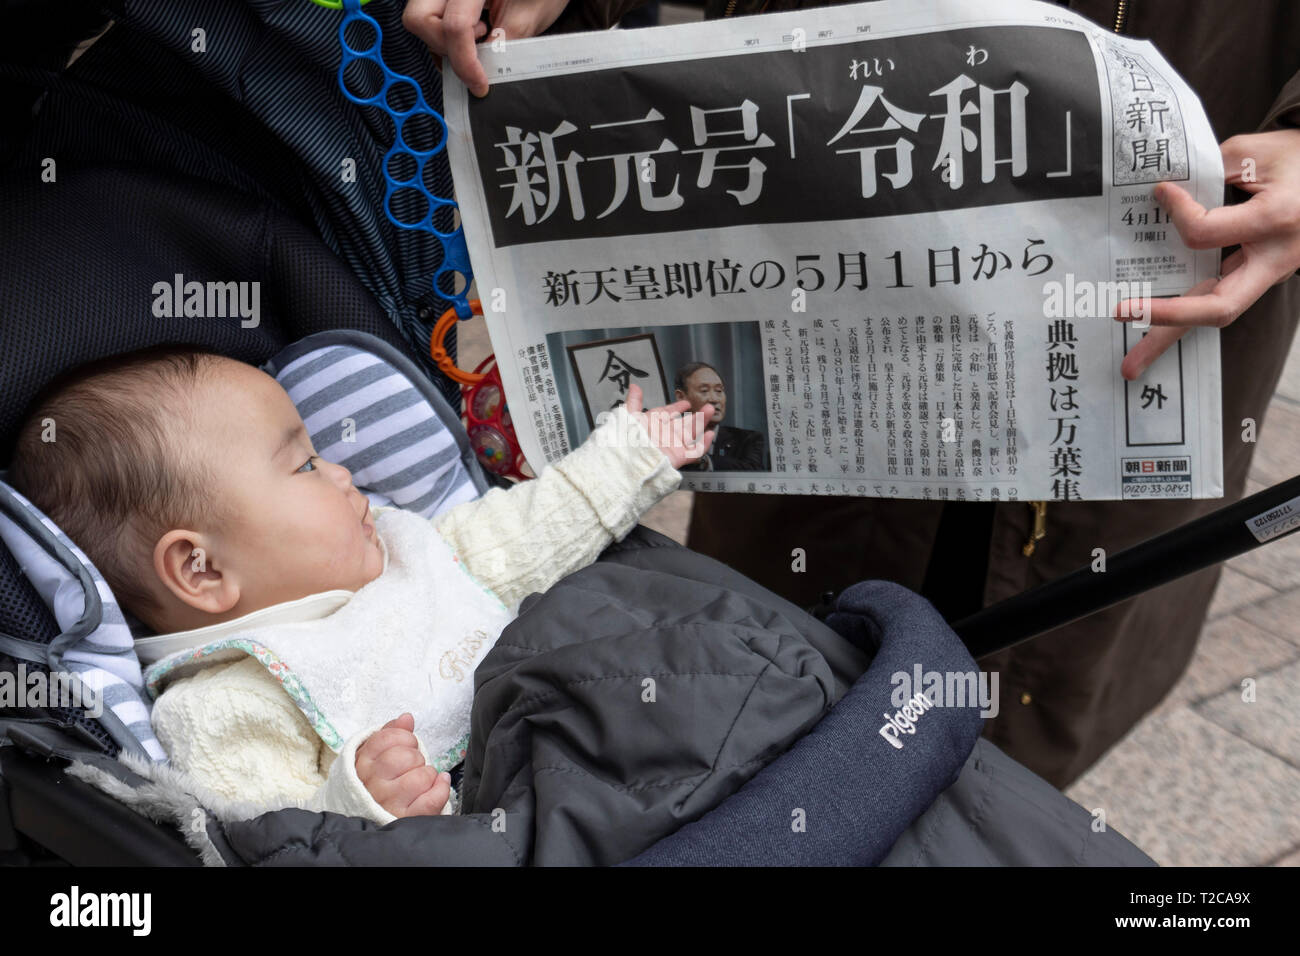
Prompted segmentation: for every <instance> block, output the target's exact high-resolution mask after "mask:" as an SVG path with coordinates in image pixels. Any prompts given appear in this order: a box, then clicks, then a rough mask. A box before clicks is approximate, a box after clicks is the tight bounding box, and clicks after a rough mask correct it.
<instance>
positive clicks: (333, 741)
mask: <svg viewBox="0 0 1300 956" xmlns="http://www.w3.org/2000/svg"><path fill="white" fill-rule="evenodd" d="M227 650H238V651H243V652H244V653H245V654H247V655H248V656H249V657H251V658H253V659H254V660H256V661H257V662H258V663H259V664H261V665H262V666H263V667H265V668H266V669H267V671H268V672H269V673H270V675H271V676H272V677H274V678H275V679H276V680H277V681H279V683H280V686H281V687H283V688H284V691H285V693H286V694H288V695H289V697H290V698H292V700H293V702H294V703H295V704H297V705H298V709H299V710H301V711H302V713H303V716H304V717H306V718H307V723H309V724H311V729H312V730H314V731H316V733H317V735H318V736H319V737H320V739H321V740H323V741H325V744H326V746H328V747H329V748H330V750H332V751H334V752H335V753H338V752H339V751H341V750H342V749H343V745H344V743H346V741H344V739H343V737H342V735H341V734H340V733H339V732H338V731H337V730H335V729H334V725H333V724H331V723H330V722H329V721H328V720H326V719H325V715H324V714H322V713H321V711H320V708H319V707H317V706H316V702H315V701H314V700H312V699H311V694H309V693H308V692H307V688H306V687H304V686H303V683H302V681H301V680H299V679H298V675H296V674H295V673H294V672H293V671H292V670H291V669H290V668H289V665H288V664H286V663H285V662H284V661H282V660H280V658H279V657H277V656H276V654H275V652H274V651H272V650H271V649H270V648H269V647H266V646H265V645H263V644H259V643H257V642H256V641H250V640H247V639H246V638H238V637H231V638H226V639H225V640H221V641H213V642H212V643H210V644H204V645H203V646H201V647H195V648H192V649H190V650H188V651H180V652H178V653H176V654H172V655H170V656H168V657H164V658H163V659H162V660H160V661H158V662H157V663H155V664H153V665H151V666H150V667H149V669H148V670H146V671H145V682H146V686H147V687H148V690H149V696H150V697H152V698H154V699H157V697H158V694H159V687H160V686H161V684H162V682H163V680H164V679H165V678H166V677H167V675H168V674H170V673H171V672H172V671H174V670H176V669H177V668H178V667H181V666H183V665H186V664H193V663H194V662H195V661H201V660H203V658H205V657H211V656H212V655H213V654H215V653H217V652H218V651H227Z"/></svg>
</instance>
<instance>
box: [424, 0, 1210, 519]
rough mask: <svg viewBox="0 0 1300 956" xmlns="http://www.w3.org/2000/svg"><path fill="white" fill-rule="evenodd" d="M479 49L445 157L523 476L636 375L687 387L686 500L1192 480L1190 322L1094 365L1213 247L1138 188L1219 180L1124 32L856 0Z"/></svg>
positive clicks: (1200, 131) (1170, 74) (1202, 374)
mask: <svg viewBox="0 0 1300 956" xmlns="http://www.w3.org/2000/svg"><path fill="white" fill-rule="evenodd" d="M480 55H481V57H482V61H483V65H484V68H485V69H486V70H487V74H488V76H489V78H490V81H491V83H492V91H491V93H490V94H489V95H488V96H487V97H486V98H485V99H478V98H473V97H470V96H468V94H467V91H466V89H465V87H464V86H463V84H461V83H460V82H459V81H458V80H456V79H455V78H454V76H453V75H452V74H451V73H449V72H444V82H445V84H446V86H445V90H444V97H445V102H444V106H445V109H446V119H447V125H448V151H449V155H450V160H451V166H452V172H453V175H454V178H455V184H456V196H457V199H458V201H459V204H460V210H461V216H462V221H463V225H464V228H465V233H466V238H467V241H468V246H469V251H470V257H471V260H472V262H473V266H474V270H475V278H476V281H477V285H478V291H479V295H480V298H481V299H482V301H483V304H484V315H485V316H486V318H487V321H488V328H489V333H490V335H491V338H492V341H493V344H494V346H495V348H496V351H497V357H498V364H499V366H500V369H501V374H502V378H503V381H504V384H505V388H506V395H507V398H508V400H509V403H510V409H511V416H512V419H513V422H514V425H515V428H516V430H517V432H518V434H519V438H520V442H521V444H522V446H523V450H524V452H525V454H526V455H527V457H528V459H529V461H530V462H531V463H532V465H533V468H534V470H540V469H541V468H542V467H544V466H545V464H546V463H549V462H553V461H555V460H557V459H558V458H559V457H561V456H562V455H563V454H564V453H565V452H566V451H568V450H569V449H570V448H572V447H574V446H576V445H577V444H578V443H580V442H581V441H582V440H583V439H584V438H585V437H586V435H587V434H588V433H589V432H590V430H591V429H592V428H593V427H594V425H595V424H596V421H597V418H598V416H599V415H600V413H601V412H602V411H605V410H607V409H609V408H611V407H613V406H615V405H617V404H619V403H621V402H623V401H624V400H626V397H627V394H628V389H629V387H630V385H631V384H633V383H636V384H638V385H639V386H640V387H641V389H642V390H643V391H644V393H645V401H646V403H647V404H648V405H666V404H669V403H671V402H673V401H677V400H680V399H688V400H690V401H691V402H692V408H694V409H699V408H700V407H702V406H703V405H704V403H706V402H711V403H712V404H713V405H714V406H715V413H714V415H713V417H712V422H711V425H712V427H713V428H714V429H715V436H714V440H713V443H712V447H711V448H710V450H709V454H708V455H707V456H706V457H705V459H704V460H702V461H701V463H700V464H699V466H698V467H697V468H696V469H693V470H687V471H684V472H683V474H684V476H685V480H684V484H683V487H686V488H692V489H695V490H702V491H757V492H766V493H790V494H835V495H868V496H879V497H900V498H938V499H951V500H983V501H996V500H1002V501H1014V500H1022V501H1027V500H1062V501H1064V500H1094V499H1117V498H1125V499H1150V498H1189V497H1197V498H1200V497H1221V496H1222V494H1223V474H1222V472H1223V463H1222V457H1223V455H1222V439H1221V421H1220V416H1221V401H1220V382H1219V351H1218V349H1219V340H1218V331H1217V330H1216V329H1213V328H1206V327H1201V328H1197V329H1195V330H1193V331H1192V332H1190V333H1188V334H1186V335H1184V336H1183V337H1182V338H1181V339H1180V340H1179V341H1178V342H1177V343H1176V344H1175V346H1174V347H1172V348H1170V349H1169V350H1168V351H1167V352H1165V353H1164V354H1163V355H1162V356H1161V357H1160V358H1159V359H1158V360H1157V361H1155V362H1154V363H1153V364H1152V365H1151V366H1150V367H1149V368H1148V369H1147V370H1146V371H1145V373H1144V374H1143V375H1142V376H1141V377H1140V378H1138V379H1137V380H1136V381H1132V382H1128V381H1125V380H1124V379H1123V378H1122V377H1121V375H1120V371H1119V368H1120V363H1121V361H1122V359H1123V357H1124V355H1125V354H1126V353H1127V352H1128V351H1129V350H1130V349H1131V348H1132V347H1133V346H1134V344H1135V343H1136V342H1137V341H1139V340H1140V338H1141V337H1142V336H1143V335H1144V334H1145V333H1146V330H1147V324H1146V323H1144V322H1142V321H1141V312H1142V309H1143V303H1144V302H1146V301H1149V300H1150V299H1151V298H1152V297H1157V296H1172V295H1179V294H1181V293H1183V292H1186V291H1188V290H1189V289H1191V288H1193V287H1194V286H1196V285H1198V284H1199V283H1201V282H1202V281H1203V280H1205V279H1208V278H1212V277H1214V276H1215V275H1216V274H1217V270H1218V262H1219V253H1218V251H1217V250H1201V251H1193V250H1190V249H1188V248H1187V247H1186V246H1185V245H1184V244H1183V243H1182V241H1181V240H1180V238H1179V236H1178V233H1177V230H1176V229H1175V228H1174V227H1173V225H1172V224H1171V223H1170V221H1169V218H1168V215H1167V214H1166V213H1165V212H1164V210H1163V209H1162V208H1161V207H1160V206H1159V204H1157V203H1156V202H1155V201H1154V199H1153V196H1152V190H1153V187H1154V185H1155V184H1156V183H1158V182H1162V181H1175V182H1178V183H1179V185H1181V186H1182V187H1183V188H1184V189H1186V190H1188V192H1189V193H1190V194H1191V195H1192V196H1193V197H1194V198H1195V199H1196V200H1197V201H1198V202H1200V203H1201V204H1202V205H1204V206H1206V207H1207V208H1212V207H1215V206H1218V205H1220V204H1221V202H1222V198H1223V168H1222V160H1221V157H1220V152H1219V148H1218V146H1217V144H1216V142H1215V139H1214V136H1213V133H1212V130H1211V129H1210V126H1209V123H1208V121H1207V120H1206V117H1205V114H1204V111H1203V110H1202V108H1201V105H1200V102H1199V101H1198V99H1197V97H1196V96H1195V94H1193V93H1192V92H1191V90H1190V89H1189V88H1188V87H1187V86H1186V84H1185V83H1184V82H1183V81H1182V79H1181V78H1180V77H1179V76H1178V75H1177V74H1176V73H1175V72H1174V71H1173V69H1172V68H1171V67H1170V66H1169V64H1168V63H1166V62H1165V60H1164V59H1163V58H1162V57H1161V56H1160V54H1159V53H1158V52H1157V51H1156V49H1155V48H1154V47H1153V46H1152V45H1151V44H1150V43H1148V42H1145V41H1137V40H1133V39H1131V38H1126V37H1120V36H1115V35H1112V34H1108V33H1106V32H1105V31H1104V30H1102V29H1101V28H1099V27H1097V26H1096V25H1094V24H1092V23H1090V22H1089V21H1087V20H1085V19H1083V18H1082V17H1079V16H1077V15H1075V14H1072V13H1071V12H1070V11H1068V10H1064V9H1062V8H1060V7H1057V6H1054V5H1050V4H1045V3H1037V2H1033V0H1011V2H1005V3H1002V4H999V5H998V7H997V9H996V12H990V11H989V10H987V9H986V8H985V7H983V6H982V5H980V4H976V3H972V2H969V0H930V2H902V0H882V2H877V3H869V4H854V5H842V6H835V7H829V8H813V9H805V10H798V11H791V12H788V13H778V14H765V15H761V16H753V17H744V18H740V19H728V20H718V21H710V22H706V23H701V24H695V23H693V24H684V25H679V26H671V27H657V28H651V29H642V30H635V31H622V30H610V31H601V32H596V33H584V34H576V35H575V34H570V35H564V36H557V37H539V38H534V39H527V40H517V41H507V42H504V43H496V44H486V45H484V46H483V47H482V48H480ZM1129 300H1136V302H1135V303H1134V304H1133V309H1134V311H1133V316H1132V317H1135V318H1136V321H1127V322H1124V321H1116V319H1115V313H1116V310H1117V307H1119V306H1120V305H1121V303H1125V302H1128V301H1129Z"/></svg>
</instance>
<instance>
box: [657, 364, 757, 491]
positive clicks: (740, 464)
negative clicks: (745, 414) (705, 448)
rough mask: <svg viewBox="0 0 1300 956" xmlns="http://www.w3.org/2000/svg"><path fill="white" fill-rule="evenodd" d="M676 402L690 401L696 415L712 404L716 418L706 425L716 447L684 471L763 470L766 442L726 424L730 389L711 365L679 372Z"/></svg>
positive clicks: (686, 368) (700, 365)
mask: <svg viewBox="0 0 1300 956" xmlns="http://www.w3.org/2000/svg"><path fill="white" fill-rule="evenodd" d="M673 387H674V396H673V400H674V401H677V402H680V401H681V400H682V399H687V400H688V401H690V403H691V411H692V412H697V411H699V410H700V409H701V408H703V407H704V405H705V404H707V403H710V402H711V403H712V404H713V409H714V411H713V418H712V419H710V421H709V423H708V424H707V425H706V426H704V427H705V428H706V429H714V436H713V445H712V446H710V448H709V452H708V454H707V455H705V456H704V457H703V458H701V459H700V460H699V461H698V462H695V463H693V464H691V465H686V466H684V467H683V469H682V470H684V471H685V470H690V471H762V470H763V469H764V467H765V465H764V462H763V457H764V454H763V453H764V451H765V450H766V448H767V443H766V442H765V441H764V440H763V436H762V434H760V433H759V432H755V431H750V430H749V429H748V428H733V427H731V426H730V425H723V424H722V419H723V417H724V416H725V415H726V413H727V387H726V385H724V384H723V381H722V376H721V375H719V374H718V370H717V369H715V368H714V367H713V366H712V365H709V364H707V363H705V362H691V363H690V364H688V365H683V366H682V367H681V368H679V369H678V370H677V377H676V379H674V381H673Z"/></svg>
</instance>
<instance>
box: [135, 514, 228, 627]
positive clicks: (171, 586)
mask: <svg viewBox="0 0 1300 956" xmlns="http://www.w3.org/2000/svg"><path fill="white" fill-rule="evenodd" d="M153 567H154V573H155V574H156V575H157V576H158V579H159V580H160V581H161V582H162V584H163V586H164V587H165V588H167V590H168V591H170V592H171V593H172V594H173V595H174V596H175V597H176V598H177V599H178V600H180V601H182V602H184V603H185V604H187V605H189V606H190V607H192V608H194V609H195V610H198V611H205V612H207V613H209V614H223V613H225V612H226V611H228V610H230V609H231V608H232V607H234V606H235V604H237V603H238V601H239V588H238V586H237V585H236V584H235V582H234V579H233V578H231V577H229V576H227V575H224V574H222V573H221V572H220V571H218V570H216V569H215V568H213V567H212V566H211V561H210V557H209V555H208V549H207V539H206V538H205V537H204V536H203V535H201V534H198V533H196V532H193V531H187V530H184V529H177V530H174V531H168V532H167V533H166V534H164V535H163V536H162V537H161V538H159V539H158V544H157V545H155V546H154V553H153Z"/></svg>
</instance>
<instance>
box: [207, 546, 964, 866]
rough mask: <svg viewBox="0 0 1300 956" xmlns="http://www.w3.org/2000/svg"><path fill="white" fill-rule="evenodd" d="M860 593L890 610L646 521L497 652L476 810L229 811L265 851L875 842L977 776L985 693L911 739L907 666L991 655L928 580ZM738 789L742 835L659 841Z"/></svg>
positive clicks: (824, 852) (575, 851) (276, 858)
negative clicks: (920, 589)
mask: <svg viewBox="0 0 1300 956" xmlns="http://www.w3.org/2000/svg"><path fill="white" fill-rule="evenodd" d="M858 593H859V594H860V596H861V598H862V600H863V602H864V604H863V605H862V606H863V607H864V608H866V609H867V613H868V614H872V615H876V616H874V617H870V618H864V619H863V620H864V621H865V622H866V623H865V624H864V626H863V627H861V628H859V629H857V631H855V632H852V633H850V638H851V639H848V640H846V639H845V637H843V636H841V635H840V634H838V633H836V632H835V631H834V630H832V629H831V628H830V627H828V626H827V625H826V624H823V623H822V622H820V621H818V620H816V619H815V618H813V617H812V616H811V615H808V614H807V613H806V612H804V611H802V610H801V609H799V608H797V607H795V606H794V605H791V604H789V603H788V602H786V601H785V600H784V599H782V598H780V597H778V596H776V595H775V594H772V593H771V592H769V591H767V590H766V589H764V588H762V587H760V586H759V585H757V584H755V583H754V582H752V581H750V580H748V579H747V578H744V577H743V576H741V575H740V574H738V573H737V572H735V571H733V570H731V569H730V568H727V567H726V566H725V565H722V564H720V563H718V562H717V561H714V560H713V559H711V558H707V557H705V556H703V555H700V554H697V553H695V552H693V551H690V550H689V549H686V548H683V547H681V546H680V545H678V544H676V543H675V542H673V541H671V540H670V539H668V538H665V537H664V536H662V535H659V534H657V533H655V532H652V531H649V530H647V529H645V528H637V529H635V530H634V531H633V533H632V534H631V535H629V536H628V538H626V539H625V540H624V541H622V542H620V543H618V544H615V545H611V546H610V547H609V548H608V549H606V551H605V552H604V553H603V554H602V555H601V557H600V559H599V560H598V561H597V562H596V564H594V565H592V566H591V567H588V568H585V569H582V570H580V571H577V572H575V573H573V574H571V575H569V576H568V577H566V578H564V579H563V580H561V581H560V582H559V583H558V584H556V585H555V586H554V587H552V588H551V589H550V590H548V591H547V592H546V593H545V594H541V595H536V594H535V595H532V596H531V597H530V598H528V599H527V600H525V602H524V604H523V606H522V607H521V612H520V615H519V617H518V619H516V620H515V621H514V622H512V623H511V624H510V625H509V626H508V627H507V628H506V630H505V631H504V633H503V634H502V635H501V638H500V640H499V641H498V642H497V645H496V646H495V647H494V649H493V651H492V652H490V653H489V655H488V656H487V658H485V659H484V661H483V663H482V664H481V665H480V666H479V668H478V670H477V672H476V674H475V699H474V712H473V730H472V733H471V749H470V753H469V755H468V756H467V758H466V768H465V778H464V782H463V785H462V803H463V810H462V813H463V815H462V816H459V817H424V818H412V819H404V820H399V821H397V822H396V823H393V824H390V825H389V826H387V827H383V828H377V827H375V826H374V825H373V824H371V823H368V822H367V821H364V820H359V819H351V818H349V819H345V818H342V817H337V816H334V815H332V814H326V815H325V816H324V818H321V817H320V816H318V815H316V814H307V813H303V812H301V811H297V810H283V811H278V812H275V813H270V814H266V815H264V816H262V817H259V818H257V819H254V820H245V821H228V822H226V823H225V824H224V826H223V827H222V830H223V836H224V839H225V840H226V841H227V843H228V846H229V847H230V848H231V849H232V850H233V852H234V853H235V854H236V856H237V857H238V860H239V861H241V862H248V863H269V862H274V863H298V864H302V863H321V862H327V863H349V864H360V865H364V864H376V865H378V864H392V863H396V862H401V863H405V864H419V865H471V864H474V865H482V864H487V863H495V864H535V865H548V864H560V865H575V864H608V863H616V862H619V861H621V860H626V859H629V858H631V857H633V856H635V855H637V854H638V853H639V852H641V851H645V850H647V849H649V850H650V852H649V853H648V854H647V857H648V859H644V860H641V861H638V862H649V863H692V864H752V863H757V862H763V863H831V862H849V863H858V864H866V863H874V862H876V861H877V860H879V859H880V858H881V857H883V855H884V854H885V853H886V852H887V851H888V849H889V847H890V846H891V845H892V843H893V842H894V840H895V838H896V837H897V835H898V834H899V833H900V832H902V830H903V829H905V828H906V827H907V825H908V824H909V823H910V822H911V820H912V818H913V817H914V816H915V815H916V814H917V813H919V812H920V811H921V810H922V809H924V808H925V806H926V805H928V803H929V802H930V801H931V800H933V798H934V796H935V795H936V794H937V793H938V792H939V791H941V790H942V789H943V788H944V787H946V786H947V785H948V784H949V783H950V782H951V781H952V780H953V779H954V778H955V777H956V776H957V773H958V772H959V770H960V768H961V766H962V763H963V762H964V760H965V758H966V755H967V754H968V753H969V752H970V749H971V747H972V746H973V744H974V742H975V739H976V736H977V735H978V733H979V727H980V719H979V716H978V705H976V706H975V707H974V708H961V707H946V708H935V709H932V710H928V711H927V712H925V713H924V715H923V716H919V717H917V724H916V728H917V733H915V734H914V735H912V734H906V733H904V739H905V741H906V742H905V743H904V744H903V745H902V746H901V747H895V746H894V745H893V744H891V743H890V742H888V741H887V740H886V739H885V735H882V734H879V733H877V727H879V726H880V725H881V723H882V719H881V718H880V716H879V712H880V710H881V708H882V707H887V706H888V703H889V700H890V698H891V696H892V694H893V686H892V685H893V681H892V679H891V675H892V674H893V673H894V672H895V671H897V670H899V669H902V668H904V667H906V668H907V669H908V671H909V672H910V669H911V668H912V666H913V665H914V664H920V665H921V666H922V667H923V668H924V669H925V670H939V671H952V670H960V671H964V672H973V671H974V670H975V663H974V661H973V660H972V659H971V658H970V656H969V655H968V654H967V653H966V651H965V649H964V647H963V646H962V645H961V643H960V641H959V640H958V639H957V637H956V635H955V634H953V632H952V631H951V629H949V628H947V626H946V625H945V624H943V622H942V620H940V619H939V618H938V616H937V613H936V612H935V611H934V610H933V608H932V607H931V606H930V605H929V603H928V602H926V601H925V600H924V599H922V598H919V597H918V596H916V595H914V594H911V593H910V592H908V591H906V590H905V589H902V588H900V587H898V586H897V585H892V584H888V583H885V582H871V583H870V584H866V585H862V586H860V589H859V591H858ZM865 602H871V606H870V607H868V604H867V603H865ZM877 611H878V612H879V613H878V614H876V612H877ZM923 614H924V615H928V617H927V618H925V619H922V615H923ZM855 641H857V642H861V645H862V646H856V645H855ZM876 642H879V650H876V652H875V662H873V663H872V664H871V666H870V668H869V669H866V671H865V674H864V673H863V671H864V669H865V668H866V665H867V661H868V659H869V653H870V651H871V650H873V648H872V647H871V645H874V644H875V643H876ZM855 680H856V683H853V684H852V689H849V687H850V682H853V681H855ZM647 681H649V688H650V690H649V694H648V695H647V686H648V685H647ZM846 691H847V696H844V695H845V694H846ZM836 700H839V703H838V704H835V701H836ZM832 704H835V706H834V707H833V709H832ZM893 709H895V710H896V709H898V708H893ZM907 709H908V711H909V712H911V705H910V704H909V705H908V708H907ZM827 711H829V713H827ZM819 720H820V723H819V722H818V721H819ZM900 720H901V718H900ZM810 727H811V728H812V732H811V733H810V734H808V735H807V736H803V737H802V739H800V737H801V735H803V734H804V732H805V731H807V730H808V729H809V728H810ZM864 727H865V728H868V729H866V730H865V731H864V729H863V728H864ZM792 742H793V743H794V749H793V750H791V751H790V752H789V753H786V754H785V755H784V756H780V754H781V752H782V751H784V750H786V749H787V748H788V747H789V746H790V744H791V743H792ZM773 761H774V762H773ZM765 765H766V769H763V768H764V766H765ZM853 768H859V769H858V770H856V771H855V770H854V769H853ZM755 774H757V776H755ZM751 778H752V779H751ZM746 780H749V781H750V783H749V784H748V786H746V787H745V789H744V791H743V793H742V794H741V795H740V796H739V797H737V798H732V799H731V800H726V801H725V802H723V801H724V800H725V798H726V797H727V796H728V795H729V794H730V793H732V792H733V791H734V790H736V789H737V788H738V787H740V786H741V785H742V784H744V783H745V781H746ZM719 803H721V804H722V806H721V808H720V809H717V810H715V811H714V813H713V814H712V815H711V816H712V817H713V819H712V820H710V821H709V822H708V823H707V824H706V825H705V826H704V827H703V830H704V831H706V832H711V833H714V834H716V833H718V832H721V833H724V834H727V836H726V837H725V838H724V839H721V840H716V839H711V838H706V839H703V840H694V839H692V836H693V832H694V830H695V829H696V828H697V827H699V825H698V824H696V825H689V826H687V827H686V828H685V829H684V830H682V831H681V833H680V834H679V837H678V838H673V839H672V840H669V841H665V844H660V846H664V845H668V844H673V845H671V846H669V848H668V850H666V851H663V852H659V851H658V850H657V848H655V847H654V844H655V843H656V841H658V840H659V839H660V838H661V837H664V836H667V835H668V834H670V833H672V832H673V831H675V830H678V828H680V827H681V826H682V824H683V823H688V824H689V823H690V821H691V820H693V819H695V818H698V817H700V816H701V815H703V814H705V813H707V812H708V811H709V810H711V809H713V808H714V807H716V806H718V804H719ZM889 807H892V809H887V808H889ZM741 834H743V835H744V836H743V839H741V838H740V835H741ZM683 842H684V843H685V844H688V845H689V851H687V852H682V851H681V850H680V849H679V845H680V844H682V843H683ZM842 845H847V847H848V849H847V851H846V850H844V849H843V848H842ZM831 846H837V847H839V848H837V849H836V850H835V851H834V852H831V850H830V847H831ZM656 857H658V858H656Z"/></svg>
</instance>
